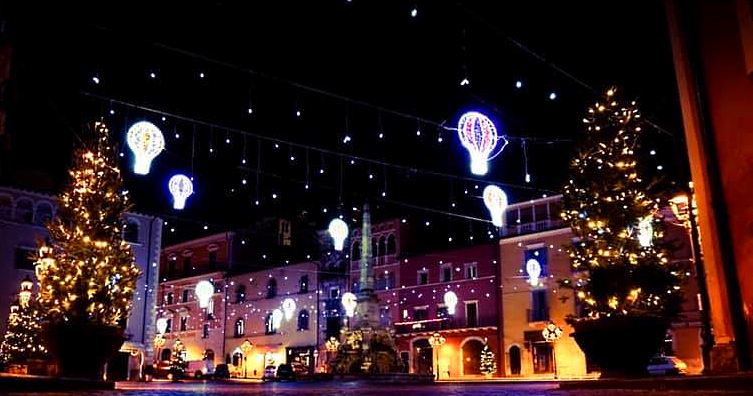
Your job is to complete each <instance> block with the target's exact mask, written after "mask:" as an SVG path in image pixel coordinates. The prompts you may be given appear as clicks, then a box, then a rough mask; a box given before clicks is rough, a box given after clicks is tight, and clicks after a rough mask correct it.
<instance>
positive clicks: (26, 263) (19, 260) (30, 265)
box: [16, 247, 36, 271]
mask: <svg viewBox="0 0 753 396" xmlns="http://www.w3.org/2000/svg"><path fill="white" fill-rule="evenodd" d="M35 254H36V250H34V249H29V248H25V247H17V248H16V269H22V270H29V271H33V270H34V262H35V261H36V258H35Z"/></svg>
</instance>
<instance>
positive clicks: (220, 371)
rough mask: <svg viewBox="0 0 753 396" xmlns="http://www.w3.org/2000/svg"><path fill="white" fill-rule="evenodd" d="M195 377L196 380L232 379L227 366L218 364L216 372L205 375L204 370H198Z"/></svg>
mask: <svg viewBox="0 0 753 396" xmlns="http://www.w3.org/2000/svg"><path fill="white" fill-rule="evenodd" d="M193 376H194V378H196V379H226V378H230V371H229V370H228V366H227V364H218V365H217V366H216V367H215V368H214V372H211V373H205V372H203V371H202V370H196V371H195V372H194V375H193Z"/></svg>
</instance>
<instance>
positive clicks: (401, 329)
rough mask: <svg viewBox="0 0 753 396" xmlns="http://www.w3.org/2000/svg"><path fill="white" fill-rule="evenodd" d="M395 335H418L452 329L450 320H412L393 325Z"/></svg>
mask: <svg viewBox="0 0 753 396" xmlns="http://www.w3.org/2000/svg"><path fill="white" fill-rule="evenodd" d="M394 326H395V333H396V334H408V333H418V332H423V331H439V330H446V329H449V328H452V324H451V321H450V318H440V319H426V320H413V321H408V322H399V323H395V324H394Z"/></svg>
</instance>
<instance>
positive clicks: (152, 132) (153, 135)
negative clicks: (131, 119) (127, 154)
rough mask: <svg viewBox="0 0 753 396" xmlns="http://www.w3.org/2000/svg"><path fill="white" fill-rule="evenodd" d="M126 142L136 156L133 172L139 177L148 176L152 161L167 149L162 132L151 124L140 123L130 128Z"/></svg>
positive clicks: (146, 122)
mask: <svg viewBox="0 0 753 396" xmlns="http://www.w3.org/2000/svg"><path fill="white" fill-rule="evenodd" d="M126 141H127V142H128V147H129V148H130V149H131V151H133V155H134V156H135V162H134V165H133V171H134V172H135V173H137V174H139V175H146V174H148V173H149V167H150V166H151V164H152V160H153V159H154V158H155V157H156V156H157V155H159V153H160V152H162V149H164V148H165V138H164V136H162V131H160V130H159V128H157V127H156V126H155V125H154V124H152V123H151V122H148V121H139V122H137V123H135V124H133V125H131V127H130V128H128V134H127V136H126Z"/></svg>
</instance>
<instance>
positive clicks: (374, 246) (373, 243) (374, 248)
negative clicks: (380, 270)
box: [371, 238, 379, 257]
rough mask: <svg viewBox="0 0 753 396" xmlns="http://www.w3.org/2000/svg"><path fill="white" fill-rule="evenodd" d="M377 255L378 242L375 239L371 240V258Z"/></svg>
mask: <svg viewBox="0 0 753 396" xmlns="http://www.w3.org/2000/svg"><path fill="white" fill-rule="evenodd" d="M378 255H379V242H378V241H377V239H376V238H372V239H371V257H376V256H378Z"/></svg>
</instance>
